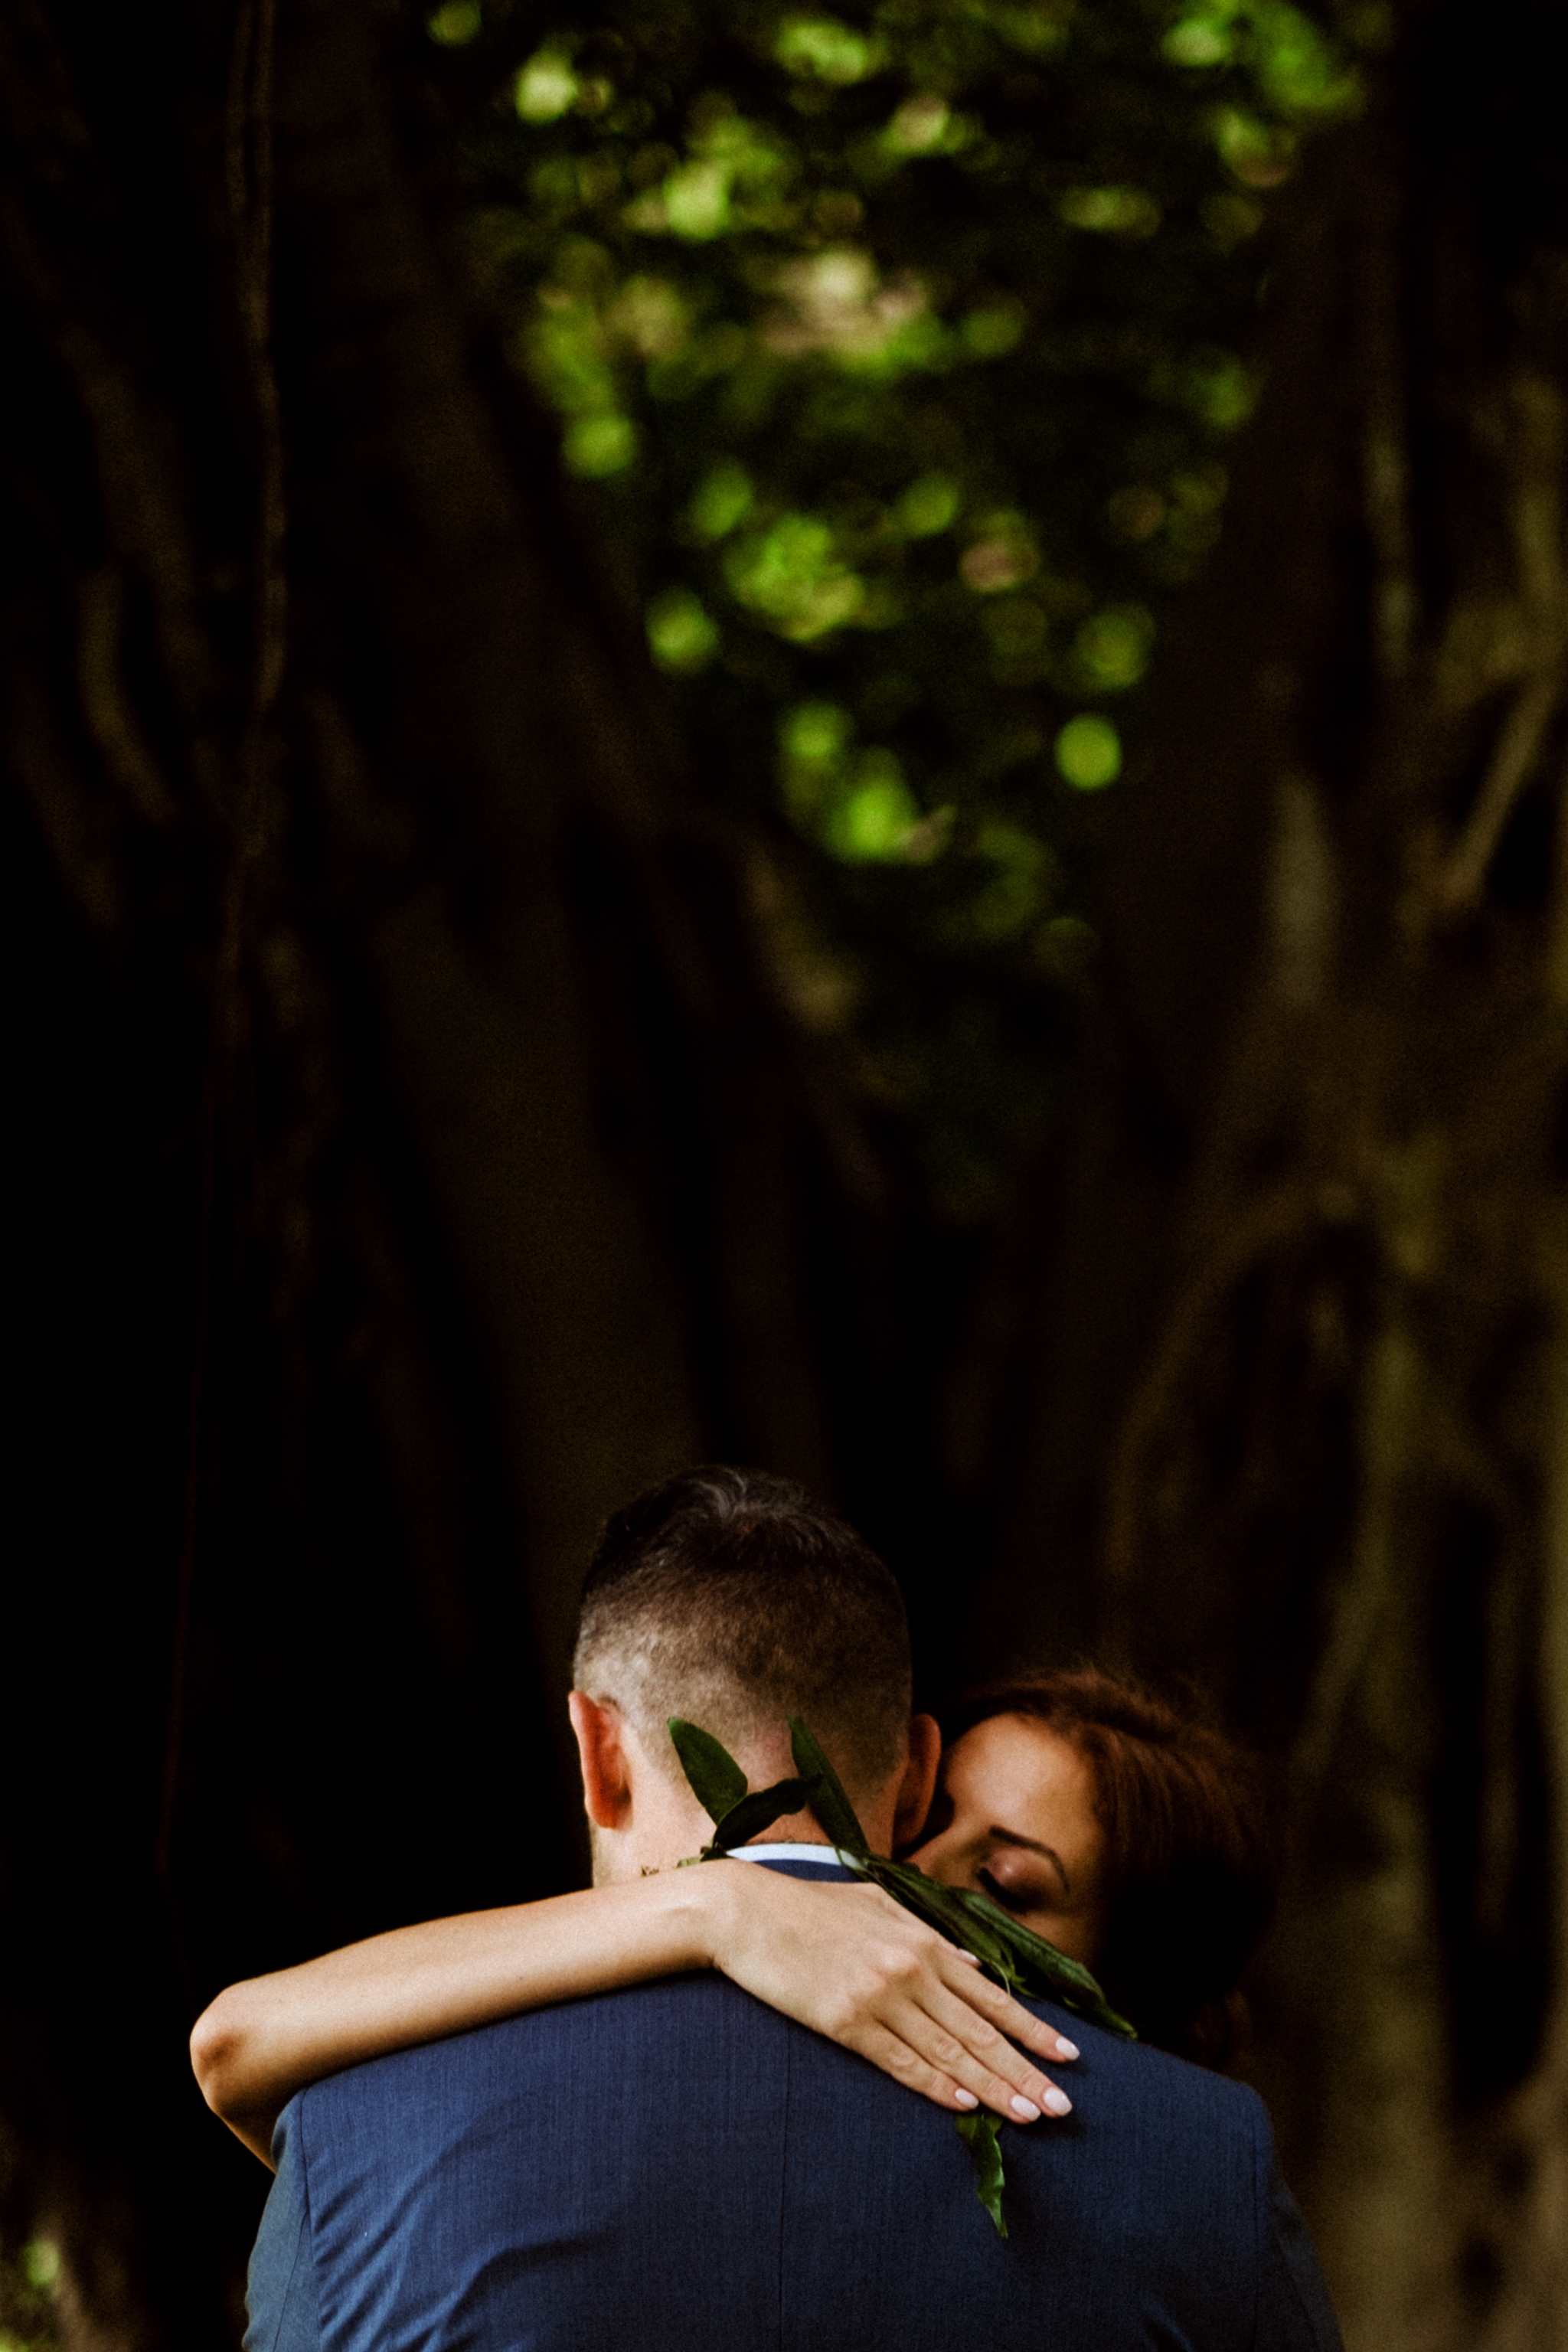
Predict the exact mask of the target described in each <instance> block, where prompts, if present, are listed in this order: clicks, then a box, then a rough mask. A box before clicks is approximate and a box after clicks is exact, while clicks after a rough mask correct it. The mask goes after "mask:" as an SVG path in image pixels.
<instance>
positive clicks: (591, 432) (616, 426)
mask: <svg viewBox="0 0 1568 2352" xmlns="http://www.w3.org/2000/svg"><path fill="white" fill-rule="evenodd" d="M564 446H565V452H566V463H567V465H568V466H569V467H571V469H572V471H573V473H574V474H582V475H584V476H585V477H586V478H587V479H588V480H590V481H600V480H603V479H604V478H605V476H606V475H609V474H618V473H620V472H621V470H622V469H623V467H626V466H629V465H630V464H631V461H632V459H633V457H635V456H636V454H637V428H636V426H635V425H633V423H632V421H631V418H630V417H629V416H616V415H593V416H578V417H574V420H573V422H572V423H571V424H570V425H568V426H567V428H566V440H565V445H564Z"/></svg>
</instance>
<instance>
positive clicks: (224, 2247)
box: [0, 0, 898, 2344]
mask: <svg viewBox="0 0 1568 2352" xmlns="http://www.w3.org/2000/svg"><path fill="white" fill-rule="evenodd" d="M421 40H422V33H421V29H420V23H419V21H418V20H417V19H416V18H414V17H405V15H404V14H403V13H401V12H399V11H398V10H396V9H393V8H378V7H377V6H376V5H374V0H285V5H282V6H281V7H279V9H278V10H277V13H276V16H274V10H273V6H272V0H237V5H235V6H232V7H230V6H226V5H216V4H215V5H190V6H188V7H180V6H175V5H169V6H165V7H162V8H157V9H154V10H153V11H151V12H148V11H110V12H103V11H94V10H82V9H78V8H75V7H72V6H70V5H68V0H58V5H44V0H8V5H6V6H5V9H4V11H3V12H0V109H3V110H4V117H5V158H6V160H5V165H4V182H3V185H0V205H3V220H4V248H3V263H4V285H3V289H0V304H3V306H4V332H5V343H6V347H7V362H6V371H5V392H4V400H5V417H4V447H5V478H4V500H5V527H4V546H5V555H4V558H3V562H4V572H3V574H0V581H3V585H0V633H3V634H0V664H3V667H4V675H5V739H4V758H5V767H6V772H7V782H8V784H9V785H10V787H11V789H10V791H9V793H8V795H7V799H6V803H5V810H6V814H5V823H6V826H7V829H8V835H9V839H8V847H9V850H10V855H9V856H8V857H7V859H6V864H5V875H6V882H7V899H6V915H7V919H6V924H5V937H6V940H7V945H8V948H9V950H10V953H11V957H12V963H11V989H10V1000H9V1001H10V1004H11V1007H12V1013H13V1022H12V1030H11V1045H10V1070H11V1087H10V1093H11V1097H12V1100H13V1106H14V1110H13V1117H14V1122H15V1124H14V1129H13V1132H14V1137H15V1140H14V1143H13V1160H14V1164H15V1166H16V1171H17V1174H18V1177H19V1180H20V1192H21V1200H22V1206H21V1210H20V1213H19V1214H18V1215H17V1216H16V1222H15V1223H14V1225H13V1233H14V1234H15V1235H16V1250H15V1259H16V1285H15V1302H14V1311H13V1318H12V1322H11V1328H12V1330H13V1333H14V1334H15V1337H14V1339H13V1350H14V1356H15V1359H16V1361H17V1364H18V1369H19V1370H20V1371H21V1374H22V1381H21V1386H22V1395H21V1398H20V1401H19V1404H18V1408H17V1435H18V1439H19V1445H18V1461H17V1466H16V1473H15V1475H14V1477H13V1479H12V1481H11V1483H10V1485H9V1486H8V1491H7V1503H8V1513H7V1517H8V1522H9V1532H10V1540H9V1541H8V1544H7V1553H8V1557H9V1559H10V1561H11V1562H12V1564H13V1569H12V1578H11V1583H10V1597H9V1598H8V1601H7V1604H6V1614H5V1634H6V1643H7V1650H8V1656H9V1672H8V1675H7V1677H6V1682H7V1694H8V1708H9V1715H8V1728H7V1735H6V1780H5V1798H4V1811H3V1815H0V1840H3V1848H0V1851H3V1854H4V1870H5V1881H6V1887H7V1894H8V1896H9V1898H10V1906H11V1911H12V1917H13V1920H14V1922H15V1924H14V1926H13V1927H11V1928H10V1929H9V1930H8V1933H7V1937H6V1949H5V1958H4V1963H3V1965H4V1968H5V1976H6V1992H5V2034H4V2042H3V2045H0V2114H3V2115H4V2116H5V2142H4V2147H0V2158H3V2159H4V2162H3V2164H0V2175H3V2177H0V2196H4V2198H5V2200H7V2203H6V2208H5V2214H4V2216H3V2217H0V2235H4V2237H5V2239H6V2240H7V2241H9V2242H15V2238H16V2233H17V2232H18V2231H21V2230H23V2229H24V2228H26V2227H29V2226H32V2225H33V2224H34V2223H47V2224H51V2225H52V2226H54V2227H56V2228H57V2229H58V2231H60V2232H63V2235H64V2238H65V2241H66V2243H67V2248H68V2278H69V2284H68V2293H65V2294H63V2295H62V2297H61V2298H60V2299H58V2302H57V2306H56V2308H57V2312H58V2314H59V2315H62V2322H61V2324H62V2325H65V2326H68V2332H71V2333H73V2334H74V2336H76V2337H77V2338H78V2339H79V2340H81V2341H83V2342H85V2341H86V2340H88V2339H89V2337H91V2336H93V2335H94V2334H95V2333H96V2332H101V2331H103V2330H108V2331H109V2332H110V2333H111V2334H113V2335H115V2336H118V2337H121V2338H125V2339H136V2340H141V2339H143V2338H145V2340H146V2341H147V2342H149V2343H150V2344H151V2343H153V2342H157V2343H163V2342H170V2343H174V2342H192V2343H194V2342H196V2341H201V2342H204V2343H211V2342H214V2341H216V2340H219V2339H220V2338H225V2339H226V2338H227V2337H229V2336H230V2335H231V2333H232V2328H233V2324H234V2313H233V2310H232V2307H230V2305H228V2304H227V2303H226V2298H227V2297H230V2296H231V2295H232V2292H233V2289H234V2285H235V2282H236V2279H237V2273H238V2271H239V2267H240V2263H241V2262H242V2259H243V2252H244V2247H245V2242H246V2240H247V2236H248V2233H249V2229H250V2227H251V2226H252V2224H253V2221H254V2217H255V2213H256V2210H258V2204H259V2199H260V2194H261V2191H262V2189H263V2188H264V2186H265V2181H264V2177H263V2176H262V2174H261V2173H260V2171H259V2170H258V2169H257V2168H252V2167H250V2166H249V2164H248V2159H246V2158H243V2157H241V2156H240V2155H239V2153H238V2151H237V2149H235V2148H233V2147H230V2146H229V2144H228V2143H226V2141H225V2139H224V2137H223V2135H222V2133H221V2132H220V2130H219V2129H218V2127H217V2126H216V2125H215V2124H214V2123H213V2122H212V2120H211V2118H210V2117H208V2116H206V2115H205V2111H204V2110H203V2109H202V2107H201V2105H200V2101H199V2098H198V2097H197V2095H196V2093H195V2087H194V2084H192V2083H191V2080H190V2077H189V2074H188V2072H187V2071H186V2067H185V2062H184V2050H183V2043H184V2033H185V2031H186V2029H187V2027H188V2025H189V2022H190V2021H191V2018H192V2016H193V2015H194V2013H195V2008H196V2007H197V2006H199V2005H200V2003H201V2001H202V2000H204V1999H205V1998H207V1997H209V1996H210V1994H211V1993H212V1992H213V1991H214V1990H216V1987H217V1986H218V1985H219V1984H220V1983H221V1982H223V1981H224V1980H226V1979H227V1978H230V1977H232V1976H234V1975H236V1974H241V1973H251V1972H254V1971H255V1970H257V1969H259V1968H262V1967H265V1966H267V1965H269V1964H274V1963H277V1962H279V1961H282V1960H285V1959H287V1958H292V1957H298V1956H301V1955H302V1954H303V1953H304V1952H305V1951H307V1950H310V1949H319V1948H322V1947H324V1946H326V1945H328V1944H331V1943H332V1942H336V1941H341V1940H342V1939H343V1938H344V1937H350V1936H353V1935H354V1934H356V1933H363V1932H365V1931H368V1930H371V1929H374V1927H379V1926H383V1925H387V1924H391V1923H392V1922H393V1921H394V1920H395V1919H398V1918H406V1917H409V1916H418V1915H420V1914H425V1915H428V1914H429V1913H431V1912H433V1911H436V1910H437V1909H442V1908H449V1907H453V1906H460V1905H471V1904H475V1903H484V1902H490V1901H499V1900H502V1899H507V1898H509V1897H516V1896H520V1895H527V1894H530V1893H536V1892H542V1891H545V1890H547V1889H548V1888H550V1887H552V1886H554V1885H560V1884H562V1883H563V1881H564V1880H565V1879H566V1878H567V1877H568V1876H569V1875H570V1874H572V1872H573V1870H574V1866H575V1863H576V1853H575V1841H574V1837H573V1835H572V1833H571V1832H570V1829H569V1826H568V1825H569V1823H570V1822H571V1820H572V1818H573V1812H574V1807H573V1805H572V1803H571V1801H570V1799H569V1796H568V1782H567V1780H566V1777H565V1775H564V1773H563V1770H562V1769H561V1752H560V1741H559V1738H558V1735H557V1729H556V1720H555V1719H556V1717H557V1715H558V1714H559V1712H560V1707H559V1699H560V1694H561V1692H562V1690H563V1685H564V1672H563V1669H564V1662H565V1650H566V1643H567V1637H568V1632H569V1625H570V1619H571V1612H572V1604H573V1600H574V1591H575V1585H576V1582H577V1580H578V1579H579V1577H580V1575H581V1570H582V1566H583V1562H584V1557H585V1553H586V1549H587V1547H588V1545H589V1543H590V1541H591V1538H592V1536H593V1533H594V1530H595V1526H596V1524H597V1522H598V1521H599V1520H600V1518H601V1517H603V1515H604V1514H605V1511H606V1510H607V1509H608V1508H610V1507H613V1506H614V1505H615V1504H616V1503H617V1502H619V1501H621V1500H623V1499H624V1498H625V1497H626V1495H627V1494H628V1493H630V1492H632V1491H634V1490H635V1489H636V1488H637V1487H638V1486H641V1485H643V1484H645V1483H646V1482H647V1481H648V1480H649V1479H650V1478H652V1477H655V1476H657V1475H661V1474H663V1473H665V1472H667V1471H668V1470H670V1469H672V1468H673V1467H675V1466H677V1465H680V1464H682V1463H684V1462H687V1461H689V1460H691V1459H693V1458H701V1457H702V1456H704V1455H711V1454H726V1455H730V1456H732V1457H739V1458H742V1459H748V1458H749V1459H752V1460H760V1461H763V1462H766V1463H768V1464H769V1465H772V1466H773V1467H775V1468H779V1469H783V1470H785V1471H790V1472H794V1473H796V1474H798V1475H802V1476H804V1477H805V1478H806V1479H807V1480H808V1481H809V1482H810V1483H811V1484H812V1485H813V1486H816V1488H817V1489H818V1491H820V1492H823V1493H826V1494H828V1495H833V1494H835V1493H837V1492H842V1491H843V1490H844V1486H845V1475H844V1472H845V1465H846V1464H848V1465H850V1466H851V1469H853V1465H855V1464H856V1463H857V1462H859V1463H861V1464H863V1463H864V1462H865V1461H867V1460H868V1459H871V1458H874V1457H875V1455H876V1453H877V1448H878V1446H879V1445H880V1444H884V1443H886V1442H888V1441H887V1440H886V1435H885V1432H886V1427H887V1423H886V1421H885V1420H884V1421H883V1422H882V1423H879V1421H878V1413H879V1412H881V1411H883V1410H884V1408H883V1407H881V1406H875V1407H873V1406H871V1405H868V1403H866V1402H864V1395H868V1394H869V1393H870V1391H872V1389H873V1388H874V1385H875V1383H874V1381H873V1378H872V1369H873V1367H874V1363H875V1361H876V1349H878V1347H879V1346H880V1347H882V1348H883V1352H884V1355H887V1354H889V1353H892V1352H894V1351H893V1350H891V1349H887V1348H886V1346H885V1343H884V1342H882V1341H880V1340H879V1338H878V1333H879V1328H880V1327H879V1319H878V1318H879V1307H878V1288H877V1286H878V1281H879V1276H878V1275H877V1272H876V1268H877V1266H878V1265H879V1263H881V1262H884V1261H885V1260H886V1257H887V1252H888V1248H889V1239H888V1235H889V1232H891V1233H893V1234H895V1235H896V1231H897V1225H898V1212H897V1204H896V1200H895V1199H894V1196H893V1195H892V1194H891V1193H890V1192H889V1189H888V1180H887V1179H886V1177H885V1176H884V1173H883V1171H882V1167H881V1163H880V1161H879V1156H878V1153H877V1152H876V1151H875V1150H873V1149H872V1148H871V1147H870V1146H869V1145H868V1142H867V1140H866V1139H864V1138H863V1137H862V1136H860V1135H859V1134H858V1131H857V1130H856V1128H855V1125H854V1120H853V1118H852V1117H851V1115H850V1114H849V1113H848V1112H847V1110H846V1108H844V1105H843V1103H842V1102H841V1101H840V1100H839V1099H838V1098H837V1096H836V1094H835V1091H834V1087H833V1084H832V1081H831V1079H830V1078H829V1077H828V1076H826V1075H825V1074H824V1073H823V1072H822V1071H821V1070H820V1069H818V1068H816V1067H815V1066H808V1065H807V1064H806V1063H805V1061H803V1060H802V1059H801V1057H800V1054H799V1052H798V1050H797V1047H796V1045H795V1041H794V1039H793V1036H792V1034H791V1033H790V1031H789V1029H788V1027H787V1024H785V1023H784V1021H783V1019H782V1018H780V1017H776V1016H775V1014H774V1012H773V1009H772V1006H771V1004H770V1002H769V999H768V995H767V992H766V989H765V987H764V986H763V982H762V981H761V979H760V978H759V976H758V974H757V972H756V971H755V970H754V969H753V960H752V950H751V945H750V939H749V931H748V923H747V918H746V915H745V912H744V907H743V899H742V889H741V887H740V861H739V859H738V857H737V856H736V855H735V853H734V850H733V847H732V845H731V843H730V842H729V841H728V840H727V839H726V837H725V835H724V833H723V831H722V827H721V824H719V822H718V820H717V818H716V817H715V815H714V814H713V812H712V810H711V809H710V807H708V806H707V805H706V804H705V803H704V800H703V797H702V795H701V793H700V792H699V791H698V789H697V788H696V786H695V784H694V782H693V780H692V779H691V778H690V777H689V775H688V774H687V773H686V772H684V771H683V769H682V766H681V763H680V759H679V753H678V751H677V748H676V746H675V744H674V742H673V740H672V738H671V735H670V732H669V730H668V726H667V723H666V721H665V719H664V716H663V713H662V711H661V709H660V706H659V702H658V696H657V693H656V691H655V689H654V687H653V683H652V681H651V678H650V677H649V676H648V674H647V669H646V664H645V660H644V656H643V654H642V651H641V646H640V639H639V637H638V635H637V631H636V627H635V624H628V622H627V621H626V618H625V617H624V616H623V615H622V614H621V613H620V612H619V610H618V609H617V608H616V604H615V601H614V599H613V597H611V596H609V595H608V594H607V593H605V590H604V588H603V586H602V584H601V583H600V582H599V580H598V578H597V577H596V576H595V572H594V571H593V568H592V563H591V561H590V559H589V558H588V557H587V556H586V555H585V554H584V532H583V530H582V529H581V526H580V521H579V518H578V517H577V516H576V515H575V513H574V512H573V511H572V510H571V509H570V506H569V503H568V500H567V497H566V494H565V493H564V492H563V488H562V487H561V484H560V482H559V480H558V478H557V473H556V467H555V459H554V451H553V442H552V436H551V435H550V433H549V431H548V430H547V428H546V427H545V426H544V425H542V422H541V420H540V419H538V418H537V417H536V416H535V415H533V414H532V412H531V410H530V409H529V407H528V406H527V404H526V402H525V400H524V398H523V396H522V395H521V393H520V391H519V388H518V385H517V383H516V382H515V381H514V380H513V379H512V378H511V376H510V374H509V373H508V372H507V370H506V369H505V367H504V366H503V364H502V363H501V362H500V357H499V354H498V353H497V352H496V351H495V350H494V349H493V348H492V346H491V343H490V341H489V333H488V330H487V328H486V327H485V325H484V323H483V321H482V320H481V319H480V318H479V316H478V314H477V313H476V311H475V310H474V308H473V305H472V303H471V300H470V297H469V294H468V289H467V279H466V276H465V271H464V268H463V266H462V258H461V254H460V251H459V249H458V245H457V243H456V239H455V235H454V231H453V219H454V217H455V208H454V206H453V205H452V203H451V192H450V190H449V188H448V186H447V174H448V172H449V170H450V164H449V161H448V160H447V157H448V154H449V145H448V142H447V139H446V136H445V131H444V126H443V125H441V124H440V123H439V122H438V121H436V120H435V118H434V116H433V115H432V113H431V110H430V102H429V100H428V98H427V94H426V92H425V90H424V89H423V87H422V82H421V71H420V67H419V62H418V60H419V56H420V53H421V52H420V42H421ZM868 1267H869V1268H870V1272H869V1273H868V1272H867V1271H866V1269H867V1268H868ZM868 1350H869V1351H870V1352H869V1353H868ZM862 1392H864V1394H863V1393H862ZM13 2156H14V2158H15V2160H14V2161H13V2160H12V2159H13ZM73 2314H74V2315H75V2318H74V2320H73V2319H72V2317H71V2315H73ZM3 2317H4V2314H3V2313H0V2318H3Z"/></svg>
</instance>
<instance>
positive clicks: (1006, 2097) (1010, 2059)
mask: <svg viewBox="0 0 1568 2352" xmlns="http://www.w3.org/2000/svg"><path fill="white" fill-rule="evenodd" d="M882 2022H884V2023H885V2024H887V2025H888V2026H889V2028H890V2029H891V2030H892V2031H893V2032H897V2033H898V2034H899V2036H900V2039H901V2040H903V2041H904V2042H908V2044H909V2045H910V2049H911V2050H913V2051H914V2052H915V2053H916V2054H917V2055H918V2056H919V2057H920V2058H921V2059H922V2060H923V2061H924V2062H925V2063H926V2064H927V2065H929V2066H930V2067H931V2069H932V2071H933V2072H935V2073H937V2074H942V2075H944V2076H946V2077H947V2079H948V2080H949V2081H950V2082H952V2083H953V2084H955V2085H956V2086H957V2087H958V2088H959V2089H961V2090H965V2091H969V2092H971V2093H973V2095H974V2097H975V2098H976V2099H977V2100H978V2101H979V2102H980V2103H981V2105H984V2106H987V2107H990V2108H991V2109H992V2110H993V2112H994V2114H996V2115H999V2116H1007V2117H1008V2118H1009V2119H1010V2120H1012V2121H1013V2122H1015V2123H1035V2122H1037V2120H1038V2119H1039V2117H1040V2116H1042V2115H1047V2116H1065V2115H1068V2114H1070V2112H1071V2109H1072V2101H1071V2100H1070V2099H1069V2098H1068V2095H1067V2093H1066V2092H1065V2091H1063V2090H1062V2088H1061V2087H1060V2085H1059V2084H1056V2083H1053V2082H1052V2081H1051V2079H1050V2077H1049V2076H1048V2075H1047V2074H1042V2073H1041V2072H1040V2070H1039V2068H1038V2067H1037V2066H1036V2065H1034V2064H1033V2063H1031V2061H1030V2060H1029V2059H1028V2058H1027V2057H1026V2055H1025V2054H1024V2053H1023V2052H1022V2051H1019V2050H1015V2049H1014V2047H1013V2044H1012V2043H1011V2042H1010V2041H1008V2039H1007V2038H1006V2036H1005V2034H1003V2033H1001V2032H998V2031H997V2029H996V2028H995V2027H994V2025H992V2024H990V2023H989V2022H988V2021H986V2020H985V2019H984V2018H983V2017H980V2016H977V2015H976V2013H975V2011H973V2009H972V2008H970V2006H969V2005H968V2003H967V2002H965V2001H963V2000H960V1999H959V1998H958V1997H957V1995H956V1994H953V1993H950V1992H948V1991H947V1990H946V1989H945V1987H943V1986H942V1985H932V1986H930V1987H929V1988H925V1989H923V1990H922V1992H921V1996H920V1998H919V1999H918V2000H910V2002H909V2003H908V2005H907V2006H905V2007H902V2008H900V2009H899V2010H897V2011H891V2010H890V2011H889V2013H888V2014H887V2015H886V2016H885V2017H884V2019H883V2020H882Z"/></svg>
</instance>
